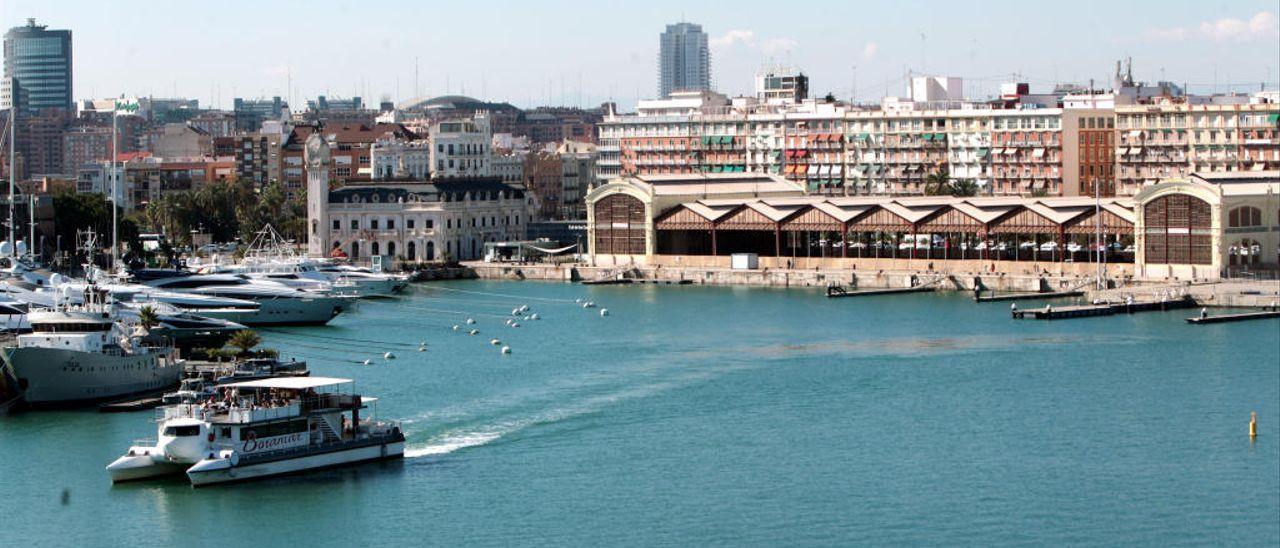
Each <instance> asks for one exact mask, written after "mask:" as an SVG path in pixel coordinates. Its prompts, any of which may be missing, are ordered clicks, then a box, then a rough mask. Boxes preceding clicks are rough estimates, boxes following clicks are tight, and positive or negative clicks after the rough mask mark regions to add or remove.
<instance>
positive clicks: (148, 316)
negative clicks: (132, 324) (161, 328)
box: [138, 306, 160, 331]
mask: <svg viewBox="0 0 1280 548" xmlns="http://www.w3.org/2000/svg"><path fill="white" fill-rule="evenodd" d="M138 323H140V324H142V328H143V329H146V330H148V331H150V330H151V328H152V327H155V326H157V325H160V316H159V315H158V314H156V309H154V308H152V307H150V306H144V307H142V308H140V309H138Z"/></svg>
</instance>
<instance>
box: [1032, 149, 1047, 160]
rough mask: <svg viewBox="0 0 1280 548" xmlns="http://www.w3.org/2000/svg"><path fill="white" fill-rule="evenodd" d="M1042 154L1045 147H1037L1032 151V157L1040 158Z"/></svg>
mask: <svg viewBox="0 0 1280 548" xmlns="http://www.w3.org/2000/svg"><path fill="white" fill-rule="evenodd" d="M1041 156H1044V149H1043V148H1037V149H1035V150H1033V151H1031V157H1033V158H1039V157H1041Z"/></svg>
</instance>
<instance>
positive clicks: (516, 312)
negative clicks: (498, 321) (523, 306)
mask: <svg viewBox="0 0 1280 548" xmlns="http://www.w3.org/2000/svg"><path fill="white" fill-rule="evenodd" d="M511 315H512V316H519V315H520V309H519V308H512V309H511Z"/></svg>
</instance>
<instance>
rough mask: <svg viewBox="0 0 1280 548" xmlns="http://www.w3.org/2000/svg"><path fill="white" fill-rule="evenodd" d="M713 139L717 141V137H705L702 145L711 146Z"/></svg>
mask: <svg viewBox="0 0 1280 548" xmlns="http://www.w3.org/2000/svg"><path fill="white" fill-rule="evenodd" d="M712 139H715V137H710V136H704V137H703V138H702V144H704V145H709V144H711V142H712Z"/></svg>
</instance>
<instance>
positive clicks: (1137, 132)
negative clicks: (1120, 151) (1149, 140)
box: [1129, 129, 1142, 137]
mask: <svg viewBox="0 0 1280 548" xmlns="http://www.w3.org/2000/svg"><path fill="white" fill-rule="evenodd" d="M1129 136H1130V137H1142V130H1140V129H1135V130H1133V131H1130V132H1129Z"/></svg>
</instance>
